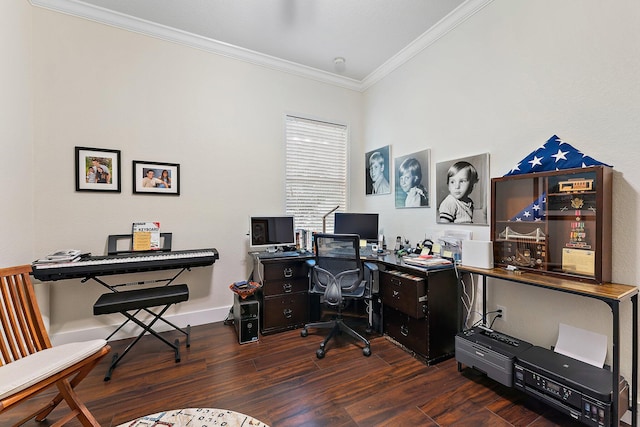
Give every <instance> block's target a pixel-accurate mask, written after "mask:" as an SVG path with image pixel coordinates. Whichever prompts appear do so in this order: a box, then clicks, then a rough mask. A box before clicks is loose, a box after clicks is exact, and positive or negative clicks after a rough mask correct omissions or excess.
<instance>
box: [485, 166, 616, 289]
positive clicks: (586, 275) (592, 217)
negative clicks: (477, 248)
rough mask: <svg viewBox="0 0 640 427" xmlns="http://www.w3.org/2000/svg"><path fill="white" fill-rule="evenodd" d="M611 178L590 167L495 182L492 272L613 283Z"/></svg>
mask: <svg viewBox="0 0 640 427" xmlns="http://www.w3.org/2000/svg"><path fill="white" fill-rule="evenodd" d="M612 176H613V171H612V169H611V168H610V167H607V166H591V167H586V168H577V169H566V170H561V171H553V172H540V173H532V174H523V175H515V176H506V177H501V178H493V179H492V180H491V189H492V191H491V211H492V216H491V217H492V219H491V236H492V240H493V256H494V264H495V265H496V267H508V266H513V267H517V268H518V269H522V270H527V271H531V272H537V273H541V274H549V275H554V276H560V277H566V278H571V279H575V280H580V281H586V282H592V283H604V282H609V281H611V192H612Z"/></svg>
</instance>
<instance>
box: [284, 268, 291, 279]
mask: <svg viewBox="0 0 640 427" xmlns="http://www.w3.org/2000/svg"><path fill="white" fill-rule="evenodd" d="M283 273H284V277H291V276H293V268H291V267H287V268H285V269H284V270H283Z"/></svg>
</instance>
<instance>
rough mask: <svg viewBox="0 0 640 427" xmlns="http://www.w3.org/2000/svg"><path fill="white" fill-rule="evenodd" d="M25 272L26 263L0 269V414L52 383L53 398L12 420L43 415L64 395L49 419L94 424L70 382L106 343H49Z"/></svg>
mask: <svg viewBox="0 0 640 427" xmlns="http://www.w3.org/2000/svg"><path fill="white" fill-rule="evenodd" d="M29 273H31V266H30V265H21V266H18V267H8V268H2V269H0V326H1V328H2V329H0V378H1V379H2V381H0V414H2V413H4V412H5V411H6V410H8V409H11V408H13V407H14V406H15V405H18V404H20V403H23V402H24V401H26V400H28V399H30V398H31V397H33V396H35V395H36V394H38V393H40V392H42V391H44V390H46V389H47V388H49V387H53V386H54V385H55V386H56V387H57V389H58V393H57V394H56V395H55V396H54V397H53V399H51V400H49V403H48V404H47V405H46V406H44V407H41V408H39V409H38V410H37V411H35V412H34V413H32V414H31V415H29V416H27V417H26V418H23V419H22V420H21V421H19V422H18V423H16V424H15V425H22V424H24V423H25V422H27V421H28V420H30V419H32V418H35V420H36V421H44V420H45V419H46V418H47V416H48V415H49V414H50V413H51V411H53V410H54V409H55V408H56V406H58V404H59V403H60V402H62V401H63V400H64V401H65V402H66V403H67V405H68V406H69V409H70V412H69V413H68V414H67V415H66V416H64V417H63V418H61V419H60V420H58V422H56V423H55V424H54V425H56V426H59V425H63V424H66V423H67V422H68V421H70V420H72V419H73V418H77V419H78V421H79V422H80V423H81V424H82V425H83V426H94V427H99V426H100V424H99V423H98V421H96V419H95V418H94V416H93V415H92V414H91V412H89V409H87V407H86V405H85V404H84V403H83V402H82V401H81V400H80V399H79V397H78V394H77V392H76V389H75V388H76V386H77V385H78V384H79V383H80V381H82V380H83V379H84V378H85V377H86V376H87V374H89V372H91V370H92V369H93V368H94V367H95V366H96V365H97V364H98V362H100V360H102V358H103V357H104V356H106V355H107V353H109V350H110V347H109V345H108V344H107V341H106V340H103V339H97V340H92V341H87V342H75V343H69V344H63V345H59V346H55V347H54V346H52V345H51V341H50V340H49V335H48V334H47V331H46V329H45V327H44V323H43V321H42V316H41V314H40V310H39V308H38V303H37V301H36V297H35V293H34V290H33V284H32V283H31V279H30V278H29Z"/></svg>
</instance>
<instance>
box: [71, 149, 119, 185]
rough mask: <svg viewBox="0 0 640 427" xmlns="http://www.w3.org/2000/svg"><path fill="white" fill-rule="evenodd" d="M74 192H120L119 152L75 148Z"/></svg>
mask: <svg viewBox="0 0 640 427" xmlns="http://www.w3.org/2000/svg"><path fill="white" fill-rule="evenodd" d="M76 191H115V192H117V193H119V192H120V150H106V149H103V148H89V147H76Z"/></svg>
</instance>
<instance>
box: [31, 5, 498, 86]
mask: <svg viewBox="0 0 640 427" xmlns="http://www.w3.org/2000/svg"><path fill="white" fill-rule="evenodd" d="M489 1H491V0H466V1H465V0H83V1H78V0H31V2H32V4H34V5H36V6H41V7H45V8H48V9H54V10H58V11H61V12H65V13H70V14H74V15H77V16H81V17H85V18H88V19H92V20H96V21H101V22H104V23H107V24H110V25H115V26H120V27H124V28H128V29H131V30H134V31H137V32H143V33H147V34H150V35H154V36H157V37H161V38H164V39H171V40H173V41H179V42H183V43H187V44H192V45H194V46H196V47H199V48H205V49H210V50H213V51H216V52H218V53H222V54H225V55H228V56H235V57H238V58H240V59H245V60H249V61H251V62H257V63H262V64H263V65H268V66H271V67H275V68H285V69H289V71H293V72H296V73H299V74H309V75H311V76H314V77H315V78H319V79H326V80H330V81H332V82H334V83H336V82H338V83H340V84H343V85H345V86H350V87H353V88H361V87H362V85H363V83H364V82H366V81H367V79H369V80H371V79H374V78H375V76H376V74H386V72H385V68H389V67H394V66H397V65H399V63H403V62H404V61H406V60H407V59H409V58H410V57H411V56H413V55H414V54H415V53H416V52H417V51H419V50H422V49H424V47H426V46H427V45H428V44H430V43H433V42H434V41H435V40H437V39H438V38H439V37H440V36H441V35H443V34H445V33H446V32H447V31H449V30H450V29H451V28H452V27H454V26H455V25H458V23H460V22H462V21H464V20H465V19H466V18H467V17H468V16H469V15H471V14H473V13H475V12H476V11H477V10H478V9H480V8H481V7H482V6H483V5H485V4H486V3H487V2H489ZM335 58H343V59H344V62H341V61H339V60H338V61H336V59H335Z"/></svg>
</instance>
